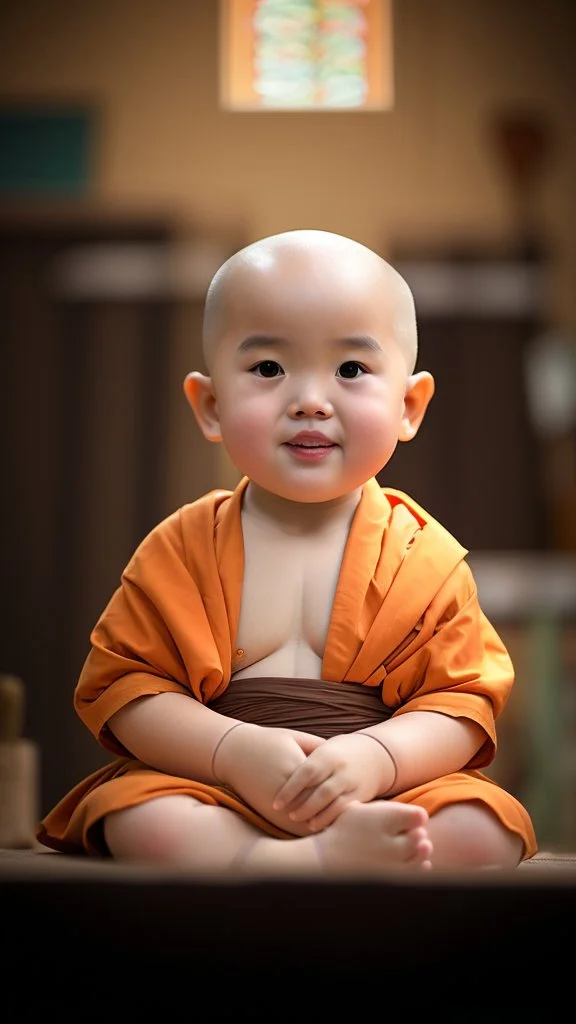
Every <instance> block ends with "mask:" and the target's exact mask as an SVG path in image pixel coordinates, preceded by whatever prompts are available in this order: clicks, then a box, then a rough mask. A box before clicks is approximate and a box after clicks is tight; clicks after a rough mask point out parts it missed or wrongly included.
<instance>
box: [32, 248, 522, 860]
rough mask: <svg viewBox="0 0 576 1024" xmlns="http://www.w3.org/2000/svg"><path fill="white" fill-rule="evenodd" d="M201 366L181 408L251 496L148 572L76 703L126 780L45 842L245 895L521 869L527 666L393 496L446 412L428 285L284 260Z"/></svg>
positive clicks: (214, 502) (173, 546)
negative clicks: (511, 776)
mask: <svg viewBox="0 0 576 1024" xmlns="http://www.w3.org/2000/svg"><path fill="white" fill-rule="evenodd" d="M203 351H204V359H205V364H206V365H205V367H204V370H205V371H206V372H205V373H204V372H199V371H194V372H192V373H190V374H188V376H187V377H186V379H185V381H184V391H185V394H186V397H187V399H188V401H189V403H190V405H191V407H192V409H193V411H194V415H195V417H196V420H197V422H198V424H199V427H200V429H201V431H202V433H203V434H204V437H205V438H207V440H208V441H213V442H222V443H223V444H224V446H225V448H226V451H227V452H228V454H229V456H230V459H231V460H232V463H233V464H234V465H235V466H236V468H237V470H238V472H239V478H240V479H239V483H238V485H237V486H236V488H235V489H234V490H233V491H227V490H215V491H212V492H210V493H208V494H206V495H204V496H203V497H201V498H199V499H198V500H196V501H194V502H191V503H190V504H187V505H184V506H183V507H182V508H180V509H178V510H177V511H175V512H174V513H173V514H172V515H170V516H169V517H168V518H167V519H165V520H164V521H163V522H161V523H160V524H159V525H158V526H156V527H155V528H154V529H153V530H152V531H151V532H150V533H149V534H148V536H147V537H145V539H144V540H143V541H142V543H141V544H140V545H139V546H138V547H137V549H136V551H135V552H134V554H133V555H132V557H131V559H130V561H129V563H128V565H127V567H126V569H125V570H124V572H123V574H122V577H121V580H120V584H119V587H118V589H117V590H116V591H115V593H114V594H113V595H112V597H111V600H110V601H109V603H108V605H107V607H106V608H105V609H104V611H103V613H102V615H101V617H100V619H99V621H98V622H97V624H96V626H95V627H94V629H93V632H92V634H91V648H90V652H89V654H88V657H87V660H86V662H85V664H84V667H83V669H82V672H81V675H80V678H79V680H78V682H77V685H76V690H75V697H74V705H75V708H76V711H77V713H78V715H79V716H80V718H81V720H82V722H83V723H84V724H85V725H86V727H87V728H88V729H89V730H90V731H91V732H92V733H93V735H94V736H95V737H97V739H98V741H99V742H100V743H101V744H102V745H103V746H104V747H105V748H106V749H107V750H109V751H110V752H111V753H112V754H113V755H114V759H112V760H111V762H110V763H109V764H107V765H106V766H104V767H102V768H101V769H99V770H97V771H96V772H94V773H93V774H91V775H90V776H89V777H88V778H87V779H85V780H84V781H82V782H80V783H79V784H78V785H76V786H75V787H74V788H73V789H72V790H71V791H70V792H69V793H68V794H67V795H66V796H64V797H63V799H62V800H61V801H60V802H59V803H58V804H57V806H56V807H54V808H53V809H52V810H51V811H50V812H49V813H48V814H47V815H46V816H45V818H44V820H43V821H42V822H41V823H40V824H39V826H38V831H37V837H38V839H39V841H40V842H41V843H42V844H44V845H46V846H48V847H50V848H52V849H54V850H60V851H63V852H65V853H67V854H74V853H78V854H84V855H90V856H93V857H112V858H115V859H116V860H119V861H132V862H135V861H138V862H141V863H148V864H157V865H171V866H176V867H178V868H184V869H186V870H189V871H190V872H192V873H194V874H198V875H199V874H201V875H203V876H204V875H211V876H216V877H220V876H222V877H227V878H228V877H230V875H231V874H234V875H236V876H238V877H243V878H254V877H260V878H262V877H269V876H276V877H281V878H291V877H295V876H303V875H305V876H307V877H313V878H322V877H326V878H334V877H336V876H341V877H346V878H356V877H366V876H373V877H374V876H375V877H380V876H384V875H385V874H386V873H387V872H388V873H389V872H390V871H391V870H394V871H397V870H402V871H407V870H408V871H423V870H430V869H442V870H450V871H453V870H461V869H465V870H469V869H476V868H487V867H488V868H514V867H516V866H517V865H518V864H519V863H520V862H521V861H522V860H523V859H526V858H529V857H531V856H532V855H533V854H534V853H535V852H536V850H537V843H536V838H535V835H534V829H533V826H532V822H531V820H530V816H529V815H528V813H527V811H526V809H525V808H524V807H523V806H522V804H521V803H520V802H519V801H518V800H517V799H516V797H514V796H513V795H512V794H510V793H508V792H506V791H505V790H504V789H503V788H502V787H501V786H499V785H498V784H497V783H496V782H495V781H493V780H492V779H490V778H489V777H488V776H487V775H486V774H484V773H483V772H482V771H481V769H482V768H484V767H485V766H487V765H489V764H490V763H491V761H492V760H493V758H494V755H495V750H496V732H495V721H496V719H497V717H498V715H499V714H500V713H501V711H502V709H503V708H504V706H505V704H506V701H507V699H508V697H509V694H510V690H511V687H512V685H513V681H514V672H513V667H512V664H511V661H510V658H509V656H508V653H507V651H506V649H505V647H504V645H503V643H502V641H501V639H500V637H499V636H498V634H497V633H496V631H495V629H494V628H493V626H492V625H491V624H490V622H489V621H488V620H487V618H486V616H485V615H484V613H483V611H482V610H481V607H480V604H479V599H478V594H477V589H476V585H475V582H474V579H473V576H472V573H471V570H470V567H469V565H468V563H467V561H466V554H467V552H466V550H465V549H464V548H463V547H462V546H461V545H460V544H459V543H458V541H457V540H455V539H454V538H453V537H452V536H451V535H450V534H449V533H448V532H447V531H446V530H445V529H444V528H443V527H442V526H441V525H440V524H439V523H438V522H437V521H435V520H434V518H433V517H432V516H430V515H429V514H428V513H427V512H426V511H425V510H424V509H423V508H421V507H420V506H419V505H418V504H417V502H416V501H414V500H412V498H411V497H409V496H408V495H406V494H404V493H402V492H401V491H398V490H394V489H392V488H390V487H387V486H384V487H382V486H380V484H379V483H378V482H377V479H376V476H377V474H378V475H379V474H380V473H381V471H382V470H383V468H384V467H385V466H386V465H387V463H388V462H389V460H390V458H391V456H392V454H393V452H394V451H395V449H396V446H397V444H398V442H399V441H410V440H411V439H412V438H413V437H414V436H415V434H416V432H417V430H418V428H419V427H420V424H421V423H422V420H423V418H424V415H425V412H426V409H427V406H428V403H429V402H430V399H431V398H432V396H433V393H434V380H433V378H432V376H431V375H430V373H428V372H426V371H424V370H423V371H420V372H415V365H416V357H417V325H416V315H415V309H414V301H413V297H412V294H411V291H410V289H409V287H408V285H407V283H406V282H405V281H404V279H403V278H402V277H401V276H400V275H399V274H398V273H397V271H395V270H394V269H393V267H391V266H390V265H389V264H388V263H386V262H385V261H384V260H383V259H382V258H381V257H379V256H378V255H376V254H375V253H374V252H372V251H371V250H369V249H367V248H365V247H364V246H363V245H361V244H359V243H357V242H355V241H352V240H351V239H348V238H344V237H341V236H339V235H335V234H332V233H330V232H324V231H307V230H298V231H288V232H285V233H283V234H278V235H274V236H272V237H269V238H264V239H262V240H260V241H257V242H254V243H253V244H251V245H248V246H247V247H246V248H244V249H242V250H240V251H239V252H237V253H235V254H234V255H233V256H232V257H231V258H230V259H229V260H227V262H226V263H224V265H223V266H222V267H221V268H220V269H219V270H218V272H217V273H216V274H215V276H214V278H213V280H212V282H211V284H210V287H209V289H208V293H207V297H206V304H205V315H204V325H203Z"/></svg>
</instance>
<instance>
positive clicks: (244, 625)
mask: <svg viewBox="0 0 576 1024" xmlns="http://www.w3.org/2000/svg"><path fill="white" fill-rule="evenodd" d="M345 544H346V530H345V529H343V530H342V531H333V532H332V533H330V534H329V535H327V536H323V537H316V538H311V537H305V538H302V537H288V538H287V537H285V536H282V537H279V536H277V535H276V536H275V535H274V534H269V533H265V532H263V531H259V530H258V529H257V527H256V528H255V527H254V526H253V525H250V526H249V527H248V528H246V529H245V531H244V557H245V567H244V583H243V590H242V603H241V611H240V623H239V630H238V645H237V646H238V647H239V648H240V649H242V650H243V651H244V656H243V659H242V664H241V666H240V668H239V670H238V671H237V672H235V676H241V675H247V676H248V675H271V676H284V675H292V676H297V677H309V678H319V677H320V674H321V664H322V657H323V653H324V647H325V644H326V635H327V632H328V626H329V623H330V617H331V613H332V604H333V601H334V594H335V592H336V585H337V582H338V575H339V572H340V564H341V561H342V555H343V552H344V547H345Z"/></svg>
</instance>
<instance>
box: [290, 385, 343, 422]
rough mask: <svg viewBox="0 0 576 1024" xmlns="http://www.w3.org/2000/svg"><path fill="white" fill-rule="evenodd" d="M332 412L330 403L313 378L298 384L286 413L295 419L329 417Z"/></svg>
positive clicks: (323, 418)
mask: <svg viewBox="0 0 576 1024" xmlns="http://www.w3.org/2000/svg"><path fill="white" fill-rule="evenodd" d="M333 414H334V410H333V408H332V403H331V402H330V401H329V399H328V398H327V397H326V395H325V394H323V392H322V389H321V388H320V386H319V384H317V383H315V382H314V381H313V380H310V379H308V380H307V381H305V382H303V383H301V384H300V387H299V389H298V394H297V395H296V396H295V397H294V398H293V399H292V401H291V402H290V404H289V406H288V415H289V416H290V417H291V418H292V419H295V420H303V419H320V420H326V419H329V418H330V417H331V416H332V415H333Z"/></svg>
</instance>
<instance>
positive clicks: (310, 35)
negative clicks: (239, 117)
mask: <svg viewBox="0 0 576 1024" xmlns="http://www.w3.org/2000/svg"><path fill="white" fill-rule="evenodd" d="M391 22H392V0H221V8H220V40H221V47H220V61H221V64H220V98H221V104H222V106H223V107H225V108H226V109H229V110H388V109H390V107H391V106H392V97H393V76H392V24H391Z"/></svg>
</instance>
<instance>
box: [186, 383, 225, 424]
mask: <svg viewBox="0 0 576 1024" xmlns="http://www.w3.org/2000/svg"><path fill="white" fill-rule="evenodd" d="M184 394H185V395H186V398H187V399H188V402H189V404H190V405H191V406H192V411H193V413H194V415H195V417H196V420H197V423H198V426H199V427H200V430H201V431H202V433H203V434H204V437H205V438H206V440H207V441H221V440H222V434H221V433H220V421H219V419H218V406H217V404H216V395H215V394H214V387H213V384H212V378H211V377H205V376H204V374H203V373H199V372H198V371H197V370H194V371H193V372H192V373H189V374H188V375H187V376H186V377H185V379H184Z"/></svg>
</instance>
